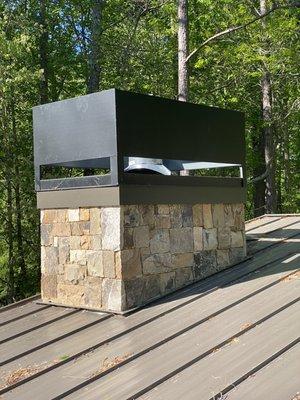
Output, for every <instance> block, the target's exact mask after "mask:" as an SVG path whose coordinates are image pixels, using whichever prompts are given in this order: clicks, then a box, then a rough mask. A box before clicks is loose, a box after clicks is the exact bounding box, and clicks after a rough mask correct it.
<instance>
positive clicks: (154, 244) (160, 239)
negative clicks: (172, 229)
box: [150, 229, 170, 254]
mask: <svg viewBox="0 0 300 400" xmlns="http://www.w3.org/2000/svg"><path fill="white" fill-rule="evenodd" d="M169 250H170V237H169V231H168V230H167V229H153V230H152V231H151V232H150V251H151V253H152V254H155V253H166V252H168V251H169Z"/></svg>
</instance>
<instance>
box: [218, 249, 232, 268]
mask: <svg viewBox="0 0 300 400" xmlns="http://www.w3.org/2000/svg"><path fill="white" fill-rule="evenodd" d="M217 264H218V265H220V266H221V267H226V266H228V265H229V264H230V261H229V250H217Z"/></svg>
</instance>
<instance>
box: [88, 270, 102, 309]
mask: <svg viewBox="0 0 300 400" xmlns="http://www.w3.org/2000/svg"><path fill="white" fill-rule="evenodd" d="M84 304H85V305H86V307H88V308H93V309H96V310H99V309H100V308H101V306H102V278H98V277H94V276H88V277H87V278H86V282H85V286H84Z"/></svg>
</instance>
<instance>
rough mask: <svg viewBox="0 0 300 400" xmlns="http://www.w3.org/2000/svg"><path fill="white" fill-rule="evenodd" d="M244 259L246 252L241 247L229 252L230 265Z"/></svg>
mask: <svg viewBox="0 0 300 400" xmlns="http://www.w3.org/2000/svg"><path fill="white" fill-rule="evenodd" d="M245 257H246V251H245V249H244V248H243V247H236V248H233V249H230V250H229V259H230V264H236V263H239V262H241V261H243V260H244V259H245Z"/></svg>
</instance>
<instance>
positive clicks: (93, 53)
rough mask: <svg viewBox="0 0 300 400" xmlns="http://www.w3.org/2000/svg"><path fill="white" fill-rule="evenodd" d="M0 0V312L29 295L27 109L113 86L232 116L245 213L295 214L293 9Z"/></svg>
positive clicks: (34, 221) (117, 0)
mask: <svg viewBox="0 0 300 400" xmlns="http://www.w3.org/2000/svg"><path fill="white" fill-rule="evenodd" d="M299 5H300V4H299V2H298V3H297V2H295V1H281V0H278V1H270V0H241V1H237V0H218V1H213V0H178V1H175V0H8V1H6V0H0V143H1V146H0V305H4V304H7V303H9V302H12V301H15V300H17V299H20V298H24V297H26V296H29V295H31V294H35V293H36V292H37V291H38V290H39V276H40V271H39V269H40V267H39V265H40V260H39V259H40V255H39V254H40V245H39V213H38V211H37V209H36V198H35V192H34V173H33V143H32V107H33V106H35V105H38V104H43V103H47V102H53V101H57V100H61V99H65V98H70V97H74V96H79V95H83V94H86V93H92V92H95V91H98V90H103V89H108V88H112V87H116V88H120V89H125V90H131V91H135V92H140V93H148V94H149V93H150V94H153V95H158V96H162V97H167V98H171V99H180V100H182V101H190V102H194V103H202V104H206V105H212V106H218V107H223V108H229V109H235V110H240V111H243V112H244V113H245V116H246V140H247V180H248V200H247V204H246V217H247V218H252V217H254V216H258V215H261V214H264V213H297V212H299V211H300V195H299V178H300V173H299V171H300V135H299V128H300V127H299V120H300V97H299V94H300V85H299V84H300V73H299V65H300V62H299V61H300V60H299V50H300V40H299V39H300V8H299Z"/></svg>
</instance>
